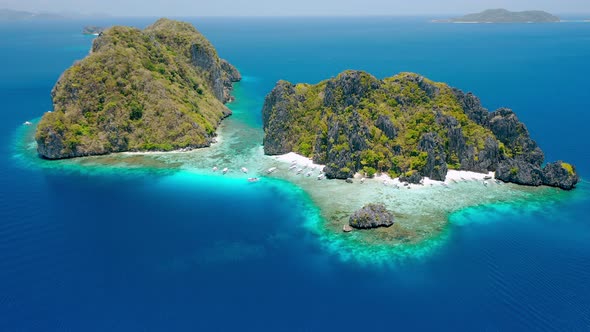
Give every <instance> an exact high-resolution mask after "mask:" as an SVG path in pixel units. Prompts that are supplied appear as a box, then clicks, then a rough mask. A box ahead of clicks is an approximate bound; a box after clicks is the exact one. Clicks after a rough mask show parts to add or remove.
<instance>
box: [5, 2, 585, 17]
mask: <svg viewBox="0 0 590 332" xmlns="http://www.w3.org/2000/svg"><path fill="white" fill-rule="evenodd" d="M0 8H11V9H21V10H29V11H51V12H60V11H70V12H82V13H94V12H100V13H107V14H111V15H124V16H313V15H320V16H326V15H328V16H332V15H337V16H340V15H416V14H425V15H444V14H457V13H469V12H477V11H481V10H483V9H486V8H507V9H510V10H526V9H540V10H546V11H549V12H552V13H556V14H560V13H590V0H289V1H284V0H163V1H153V0H100V1H84V0H0Z"/></svg>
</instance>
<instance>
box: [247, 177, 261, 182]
mask: <svg viewBox="0 0 590 332" xmlns="http://www.w3.org/2000/svg"><path fill="white" fill-rule="evenodd" d="M258 181H260V179H259V178H248V182H250V183H252V182H258Z"/></svg>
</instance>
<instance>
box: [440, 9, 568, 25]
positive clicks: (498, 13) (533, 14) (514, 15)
mask: <svg viewBox="0 0 590 332" xmlns="http://www.w3.org/2000/svg"><path fill="white" fill-rule="evenodd" d="M559 21H560V18H559V17H557V16H555V15H552V14H550V13H547V12H544V11H541V10H529V11H521V12H512V11H509V10H506V9H487V10H484V11H482V12H480V13H474V14H467V15H465V16H461V17H457V18H451V19H444V20H434V21H433V22H437V23H550V22H559Z"/></svg>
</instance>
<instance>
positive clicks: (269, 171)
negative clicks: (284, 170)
mask: <svg viewBox="0 0 590 332" xmlns="http://www.w3.org/2000/svg"><path fill="white" fill-rule="evenodd" d="M276 170H277V168H276V167H271V168H269V169H268V170H266V174H270V173H273V172H274V171H276Z"/></svg>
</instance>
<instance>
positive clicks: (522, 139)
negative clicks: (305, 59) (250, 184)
mask: <svg viewBox="0 0 590 332" xmlns="http://www.w3.org/2000/svg"><path fill="white" fill-rule="evenodd" d="M262 116H263V126H264V153H265V154H267V155H281V154H285V153H288V152H295V153H298V154H300V155H303V156H306V157H309V158H311V159H313V162H314V163H317V164H323V165H326V167H325V168H324V172H325V175H326V176H327V177H329V178H337V179H348V178H350V177H353V176H354V175H355V173H357V172H358V173H362V174H363V175H364V176H367V177H372V176H373V175H374V174H376V173H386V174H388V175H389V176H390V177H392V178H396V177H399V178H400V180H402V181H407V182H410V183H418V182H420V181H421V180H422V178H423V177H428V178H430V179H434V180H439V181H444V180H445V177H446V174H447V172H448V170H449V169H454V170H466V171H473V172H481V173H487V172H495V177H496V178H497V179H499V180H502V181H505V182H512V183H517V184H523V185H530V186H539V185H547V186H554V187H559V188H562V189H572V188H574V186H575V185H576V183H577V182H578V175H577V174H576V170H575V167H574V166H572V165H570V164H568V163H565V162H562V161H558V162H554V163H549V164H546V165H544V154H543V151H542V150H541V149H540V148H539V147H538V146H537V144H536V143H535V141H534V140H532V139H531V137H530V135H529V132H528V130H527V128H526V126H525V125H524V124H523V123H522V122H520V121H519V120H518V118H517V116H516V114H515V113H514V112H513V111H512V110H510V109H507V108H500V109H498V110H496V111H493V112H490V111H488V110H487V109H485V108H484V107H483V106H482V105H481V102H480V101H479V99H478V98H477V97H476V96H474V95H473V94H471V93H464V92H462V91H460V90H458V89H455V88H452V87H449V86H448V85H446V84H444V83H436V82H433V81H431V80H429V79H427V78H425V77H422V76H420V75H418V74H414V73H401V74H398V75H396V76H393V77H389V78H385V79H383V80H379V79H377V78H375V77H373V76H372V75H370V74H368V73H366V72H362V71H345V72H343V73H341V74H340V75H338V76H337V77H335V78H332V79H328V80H325V81H323V82H320V83H318V84H315V85H311V84H292V83H290V82H287V81H279V82H278V83H277V85H276V86H275V88H274V89H273V90H272V91H271V92H270V93H269V94H268V95H267V97H266V100H265V103H264V106H263V110H262Z"/></svg>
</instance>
